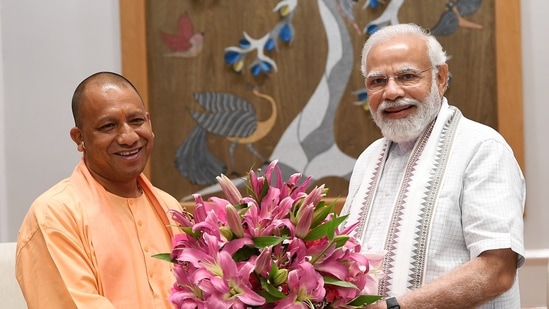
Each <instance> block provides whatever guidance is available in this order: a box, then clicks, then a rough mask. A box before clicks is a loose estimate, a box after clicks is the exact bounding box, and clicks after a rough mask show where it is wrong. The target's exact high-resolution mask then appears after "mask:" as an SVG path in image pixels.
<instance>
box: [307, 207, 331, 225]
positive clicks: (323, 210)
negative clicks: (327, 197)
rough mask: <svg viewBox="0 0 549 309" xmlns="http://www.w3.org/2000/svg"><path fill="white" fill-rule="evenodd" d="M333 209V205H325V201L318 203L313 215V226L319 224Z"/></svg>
mask: <svg viewBox="0 0 549 309" xmlns="http://www.w3.org/2000/svg"><path fill="white" fill-rule="evenodd" d="M333 209H334V206H333V205H325V204H324V201H322V202H320V203H318V205H317V207H316V209H315V212H314V215H313V222H312V223H311V226H317V225H319V224H320V223H321V222H322V221H324V219H326V217H327V216H328V215H329V214H330V213H332V212H333Z"/></svg>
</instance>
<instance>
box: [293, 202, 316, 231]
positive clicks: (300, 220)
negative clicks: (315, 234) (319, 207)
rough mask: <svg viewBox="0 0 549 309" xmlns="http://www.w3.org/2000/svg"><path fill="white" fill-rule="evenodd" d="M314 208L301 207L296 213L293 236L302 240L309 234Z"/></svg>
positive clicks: (310, 206)
mask: <svg viewBox="0 0 549 309" xmlns="http://www.w3.org/2000/svg"><path fill="white" fill-rule="evenodd" d="M314 211H315V206H314V205H313V204H309V205H302V206H301V207H300V208H299V210H298V211H297V217H296V221H297V225H296V227H295V236H297V237H299V238H304V237H305V236H307V234H309V229H310V228H311V223H312V222H313V215H314Z"/></svg>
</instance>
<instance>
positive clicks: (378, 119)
mask: <svg viewBox="0 0 549 309" xmlns="http://www.w3.org/2000/svg"><path fill="white" fill-rule="evenodd" d="M366 64H367V68H368V72H367V73H366V87H367V88H368V87H370V89H372V81H374V83H377V84H379V82H381V83H382V84H384V87H381V88H380V89H375V90H368V104H369V106H370V111H371V112H372V117H373V119H374V121H375V123H376V124H377V125H378V126H379V127H380V129H381V131H382V133H383V135H384V136H385V137H387V138H389V139H390V140H392V141H394V142H397V143H400V142H408V141H412V140H414V139H416V138H417V137H418V136H419V135H420V134H421V133H422V132H423V131H424V130H425V128H426V127H427V126H428V125H429V123H430V122H431V121H432V120H433V119H435V117H436V115H437V113H438V111H439V109H440V106H441V99H442V95H443V94H444V91H445V85H446V84H445V82H446V78H447V72H448V70H447V65H446V64H442V65H439V66H438V67H436V68H433V65H432V64H431V61H430V58H429V54H428V51H427V44H426V41H425V40H424V39H422V38H421V37H420V36H419V35H398V36H396V37H394V38H392V39H390V40H388V41H384V42H380V43H378V44H377V45H375V46H373V47H372V49H371V50H370V52H369V54H368V56H367V58H366ZM385 76H387V77H389V78H388V79H383V78H378V77H385ZM445 76H446V77H445ZM385 81H386V83H385ZM375 88H377V87H375Z"/></svg>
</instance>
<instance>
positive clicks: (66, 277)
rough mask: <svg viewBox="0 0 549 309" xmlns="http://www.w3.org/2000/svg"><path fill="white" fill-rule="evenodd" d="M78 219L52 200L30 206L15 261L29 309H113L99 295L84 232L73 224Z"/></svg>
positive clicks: (38, 200) (88, 244)
mask: <svg viewBox="0 0 549 309" xmlns="http://www.w3.org/2000/svg"><path fill="white" fill-rule="evenodd" d="M80 217H82V214H81V213H78V212H77V211H74V209H71V208H70V207H67V205H64V202H63V201H61V200H58V199H55V198H54V197H51V196H45V197H41V198H39V199H37V201H35V203H34V204H33V205H32V206H31V209H30V210H29V212H28V214H27V216H26V218H25V220H24V222H23V224H22V226H21V229H20V231H19V240H18V247H17V257H16V276H17V280H18V281H19V285H20V286H21V289H22V292H23V294H24V296H25V299H26V301H27V305H28V308H30V309H33V308H64V309H66V308H80V309H82V308H90V309H91V308H93V309H98V308H104V309H108V308H115V307H114V306H113V305H112V304H111V302H110V301H109V300H108V299H107V298H105V297H103V296H101V295H100V291H99V290H100V286H101V285H100V283H99V282H97V279H96V278H97V276H96V275H97V274H96V268H95V262H94V260H93V254H92V252H91V246H90V243H89V241H88V239H87V236H86V234H87V228H86V226H85V225H81V224H77V221H78V218H80ZM84 222H85V220H84Z"/></svg>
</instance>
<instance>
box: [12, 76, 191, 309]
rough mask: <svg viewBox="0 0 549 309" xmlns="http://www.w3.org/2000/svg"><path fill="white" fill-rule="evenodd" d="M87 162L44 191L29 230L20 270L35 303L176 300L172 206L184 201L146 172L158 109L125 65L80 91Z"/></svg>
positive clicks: (136, 304) (76, 108)
mask: <svg viewBox="0 0 549 309" xmlns="http://www.w3.org/2000/svg"><path fill="white" fill-rule="evenodd" d="M72 111H73V116H74V121H75V127H74V128H72V129H71V130H70V136H71V138H72V140H73V141H74V142H75V143H76V145H77V149H78V151H80V152H82V153H83V156H82V160H81V162H80V163H79V164H78V165H77V166H76V168H75V169H74V171H73V173H72V175H71V176H70V177H69V178H66V179H64V180H62V181H61V182H59V183H57V184H56V185H54V186H53V187H52V188H50V189H49V190H47V191H46V192H45V193H43V194H42V195H40V196H39V197H38V198H37V199H36V200H35V201H34V203H33V204H32V206H31V207H30V209H29V211H28V213H27V215H26V217H25V219H24V221H23V223H22V225H21V228H20V230H19V235H18V240H17V258H16V276H17V280H18V281H19V284H20V286H21V289H22V291H23V294H24V296H25V299H26V301H27V305H28V308H30V309H33V308H63V309H68V308H93V309H99V308H172V305H171V304H170V302H169V300H168V297H169V295H170V289H171V286H172V283H173V282H174V277H173V274H172V272H171V267H172V266H171V264H170V263H168V262H165V261H163V260H160V259H157V258H154V257H152V256H153V255H154V254H157V253H164V252H170V251H171V238H172V235H173V232H174V231H172V228H173V227H172V224H173V223H172V221H171V218H169V217H168V214H167V211H168V209H178V210H181V206H180V204H179V202H178V201H177V200H176V199H175V198H173V197H172V196H170V195H169V194H167V193H166V192H164V191H162V190H160V189H158V188H156V187H154V186H153V185H152V184H151V183H150V182H149V180H148V179H147V178H146V177H145V175H144V174H143V173H142V172H143V170H144V168H145V164H146V163H147V160H148V159H149V156H150V154H151V151H152V149H153V142H154V133H153V131H152V127H151V120H150V115H149V113H148V112H147V111H146V110H145V106H144V104H143V101H142V99H141V97H140V96H139V94H138V92H137V90H136V89H135V87H134V86H133V85H132V84H131V82H130V81H128V80H127V79H126V78H124V77H123V76H121V75H118V74H115V73H110V72H99V73H96V74H93V75H91V76H90V77H88V78H86V79H85V80H84V81H82V82H81V83H80V84H79V85H78V87H77V88H76V90H75V92H74V95H73V98H72Z"/></svg>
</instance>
